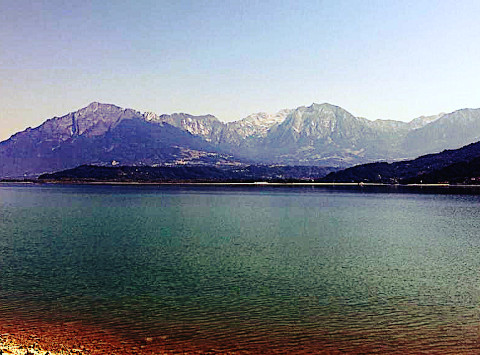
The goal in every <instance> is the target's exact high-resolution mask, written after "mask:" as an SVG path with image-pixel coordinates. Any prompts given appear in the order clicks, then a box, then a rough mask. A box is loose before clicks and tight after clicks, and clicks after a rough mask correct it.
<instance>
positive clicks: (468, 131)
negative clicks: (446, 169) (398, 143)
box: [403, 109, 480, 156]
mask: <svg viewBox="0 0 480 355" xmlns="http://www.w3.org/2000/svg"><path fill="white" fill-rule="evenodd" d="M479 140H480V109H462V110H458V111H455V112H452V113H449V114H445V115H443V116H441V117H440V118H438V119H437V120H435V121H433V122H431V123H429V124H427V125H424V126H423V127H421V128H419V129H416V130H412V131H410V132H409V133H408V135H407V137H406V139H405V141H404V143H403V148H404V149H405V150H406V151H408V152H409V154H410V155H414V156H415V155H420V154H425V153H426V152H432V153H433V152H435V153H436V152H440V151H441V150H443V149H452V148H459V147H461V146H463V145H465V144H469V143H473V142H477V141H479Z"/></svg>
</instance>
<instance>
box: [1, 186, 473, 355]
mask: <svg viewBox="0 0 480 355" xmlns="http://www.w3.org/2000/svg"><path fill="white" fill-rule="evenodd" d="M409 191H410V192H404V191H399V190H398V189H383V190H381V191H378V190H375V189H369V188H349V189H347V188H344V189H335V188H319V187H297V188H288V187H274V188H269V187H192V186H184V187H182V186H158V187H140V186H133V187H132V186H48V185H46V186H19V185H7V184H3V185H0V310H3V311H6V310H16V311H17V312H19V313H23V314H27V316H28V317H30V318H31V319H32V320H33V319H39V320H45V321H49V322H55V321H64V320H65V319H70V320H73V321H77V322H81V323H82V324H95V325H97V326H101V327H104V328H108V329H110V330H112V331H114V332H117V333H118V334H122V336H125V337H128V338H130V339H133V340H135V339H145V337H151V338H153V339H161V340H162V341H163V342H164V343H165V344H167V345H168V346H170V347H171V348H172V349H181V348H182V347H185V348H187V347H189V348H193V349H198V350H205V351H206V349H217V351H220V352H221V351H231V350H236V351H242V350H245V351H252V352H280V353H282V352H285V353H294V352H302V351H303V352H329V351H332V352H334V351H342V352H347V353H348V352H352V353H354V352H368V353H375V352H377V353H388V352H390V353H392V352H395V351H398V352H410V353H419V352H422V351H423V352H425V353H433V352H437V353H459V352H464V353H478V352H479V350H480V346H479V343H478V339H479V329H480V328H479V325H480V317H479V316H480V312H479V310H480V308H479V306H480V303H479V302H480V232H479V231H480V228H479V227H480V196H478V195H475V194H458V193H456V192H455V193H448V194H447V193H441V192H447V191H446V190H443V191H442V190H433V191H431V190H428V191H426V192H428V193H424V192H422V191H420V190H418V191H417V190H414V191H412V190H409ZM423 191H425V190H423ZM449 191H450V192H451V190H449Z"/></svg>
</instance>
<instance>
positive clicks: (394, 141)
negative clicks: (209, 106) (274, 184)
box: [0, 102, 480, 178]
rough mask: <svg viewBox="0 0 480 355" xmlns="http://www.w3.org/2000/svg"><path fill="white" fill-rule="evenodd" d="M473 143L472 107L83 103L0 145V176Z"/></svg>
mask: <svg viewBox="0 0 480 355" xmlns="http://www.w3.org/2000/svg"><path fill="white" fill-rule="evenodd" d="M479 140H480V109H462V110H458V111H455V112H452V113H447V114H438V115H434V116H422V117H419V118H416V119H413V120H412V121H410V122H401V121H393V120H375V121H370V120H368V119H366V118H361V117H355V116H353V115H352V114H351V113H349V112H348V111H346V110H344V109H342V108H341V107H338V106H334V105H331V104H327V103H325V104H312V105H310V106H301V107H298V108H296V109H285V110H282V111H279V112H278V113H275V114H267V113H257V114H252V115H249V116H247V117H245V118H243V119H241V120H239V121H235V122H228V123H224V122H221V121H220V120H218V119H217V118H216V117H214V116H212V115H204V116H194V115H189V114H186V113H174V114H162V115H158V114H155V113H152V112H145V113H142V112H139V111H136V110H132V109H123V108H120V107H118V106H115V105H111V104H102V103H98V102H94V103H91V104H90V105H88V106H87V107H85V108H82V109H80V110H78V111H76V112H72V113H69V114H67V115H64V116H62V117H54V118H51V119H49V120H47V121H45V122H44V123H43V124H41V125H40V126H38V127H36V128H28V129H26V130H24V131H22V132H19V133H16V134H14V135H13V136H12V137H10V138H9V139H7V140H5V141H3V142H0V177H3V178H14V177H35V176H38V175H40V174H42V173H50V172H54V171H58V170H64V169H70V168H74V167H76V166H79V165H83V164H94V165H100V166H116V165H130V166H146V165H148V166H177V165H203V166H205V165H206V166H209V165H215V166H244V165H250V164H268V165H304V166H307V165H311V166H323V167H337V168H338V167H349V166H353V165H356V164H362V163H368V162H374V161H379V160H382V161H395V160H402V159H408V158H414V157H417V156H419V155H422V154H428V153H436V152H439V151H442V150H444V149H454V148H459V147H461V146H464V145H466V144H469V143H472V142H476V141H479Z"/></svg>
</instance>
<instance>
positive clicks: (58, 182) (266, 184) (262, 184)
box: [0, 180, 480, 188]
mask: <svg viewBox="0 0 480 355" xmlns="http://www.w3.org/2000/svg"><path fill="white" fill-rule="evenodd" d="M8 184H25V185H132V186H142V185H146V186H152V185H153V186H155V185H187V186H256V187H269V186H320V187H330V186H331V187H335V186H357V187H369V186H374V187H379V186H380V187H393V188H396V187H451V188H457V187H460V188H480V185H452V184H447V183H439V184H405V185H404V184H385V183H374V182H365V183H362V182H360V183H357V182H268V181H255V182H220V181H219V182H188V181H185V182H166V181H161V182H155V181H150V182H149V181H98V180H97V181H82V180H75V181H73V180H72V181H61V180H56V181H53V180H52V181H13V180H12V181H0V185H8Z"/></svg>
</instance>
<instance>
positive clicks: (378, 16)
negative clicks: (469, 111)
mask: <svg viewBox="0 0 480 355" xmlns="http://www.w3.org/2000/svg"><path fill="white" fill-rule="evenodd" d="M479 15H480V1H476V0H475V1H461V0H460V1H418V0H415V1H386V0H383V1H367V0H362V1H338V0H332V1H225V0H224V1H178V0H176V1H141V0H137V1H121V0H114V1H105V0H101V1H96V0H94V1H88V0H81V1H80V0H78V1H76V0H71V1H58V0H46V1H41V0H36V1H33V0H32V1H23V0H0V139H5V138H7V137H8V136H10V135H11V134H12V133H14V132H16V131H18V130H22V129H24V128H26V127H27V126H37V125H39V124H40V123H42V122H43V121H44V120H45V119H47V118H50V117H53V116H61V115H64V114H66V113H68V112H71V111H75V110H77V109H79V108H81V107H84V106H86V105H87V104H88V103H90V102H92V101H100V102H106V103H113V104H116V105H119V106H122V107H130V108H135V109H138V110H141V111H147V110H148V111H154V112H157V113H172V112H188V113H192V114H206V113H211V114H214V115H215V116H217V117H218V118H219V119H221V120H224V121H231V120H236V119H240V118H242V117H244V116H246V115H248V114H250V113H252V112H259V111H266V112H276V111H278V110H280V109H282V108H295V107H297V106H301V105H310V104H311V103H312V102H317V103H322V102H329V103H332V104H335V105H339V106H341V107H343V108H345V109H346V110H348V111H350V112H351V113H352V114H354V115H356V116H363V117H367V118H369V119H377V118H382V119H386V118H390V119H398V120H410V119H412V118H414V117H417V116H420V115H422V114H435V113H438V112H442V111H443V112H449V111H453V110H456V109H459V108H464V107H475V108H476V107H480V88H479V83H480V44H479V43H480V40H479V38H480V21H479Z"/></svg>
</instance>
